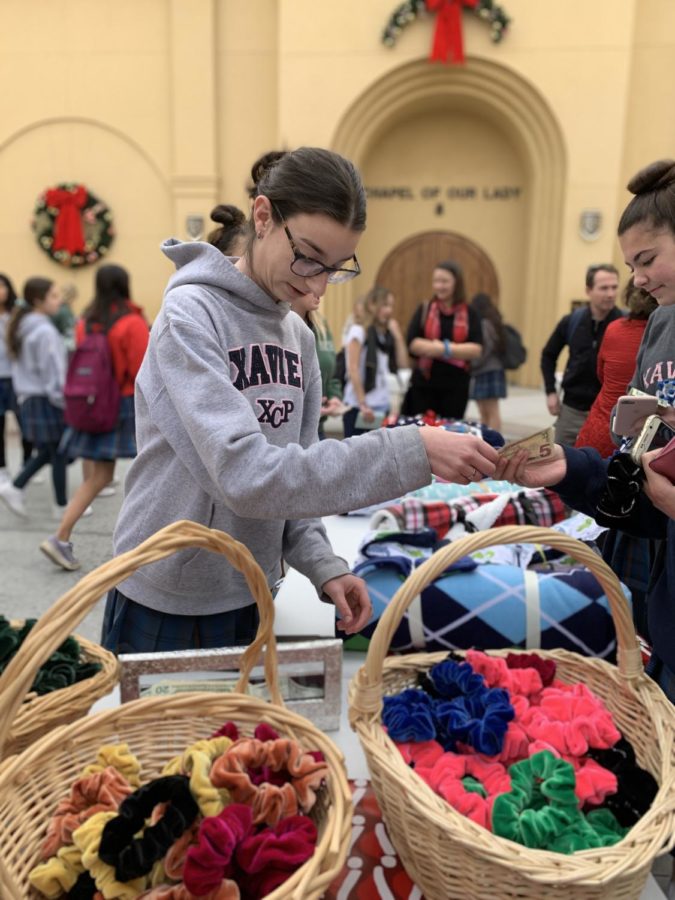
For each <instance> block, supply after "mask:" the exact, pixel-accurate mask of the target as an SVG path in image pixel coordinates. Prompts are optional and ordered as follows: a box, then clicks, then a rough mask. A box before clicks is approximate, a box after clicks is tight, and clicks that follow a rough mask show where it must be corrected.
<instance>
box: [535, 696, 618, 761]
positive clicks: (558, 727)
mask: <svg viewBox="0 0 675 900" xmlns="http://www.w3.org/2000/svg"><path fill="white" fill-rule="evenodd" d="M519 724H520V725H522V727H523V728H524V730H525V732H526V733H527V735H528V737H529V738H530V740H531V741H537V740H541V741H545V742H546V743H547V744H549V745H550V746H551V747H553V748H555V750H556V751H557V755H558V756H563V757H564V756H566V755H569V756H574V757H579V756H583V755H584V754H585V753H587V752H588V749H589V747H593V748H595V749H607V748H609V747H613V746H614V744H616V742H617V741H618V740H620V738H621V733H620V732H619V730H618V729H617V727H616V725H615V724H614V721H613V719H612V714H611V713H610V712H609V710H608V709H607V707H606V706H605V705H604V703H603V702H602V700H600V698H599V697H596V696H595V694H593V693H592V692H591V691H590V690H589V689H588V688H587V687H586V685H585V684H575V685H560V686H558V687H550V688H545V689H544V690H543V691H542V692H541V696H540V702H539V704H538V705H537V706H531V707H530V708H529V709H528V710H527V711H526V712H525V713H524V715H523V716H522V717H521V718H520V719H519Z"/></svg>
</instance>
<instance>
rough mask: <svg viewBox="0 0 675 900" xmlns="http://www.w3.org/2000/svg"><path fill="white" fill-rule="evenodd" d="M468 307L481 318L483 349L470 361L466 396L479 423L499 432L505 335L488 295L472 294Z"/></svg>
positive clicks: (502, 397) (498, 315)
mask: <svg viewBox="0 0 675 900" xmlns="http://www.w3.org/2000/svg"><path fill="white" fill-rule="evenodd" d="M471 309H475V310H476V312H477V313H478V315H479V316H480V318H481V329H482V333H483V351H482V353H481V355H480V356H479V357H478V359H475V360H474V361H473V362H472V363H471V387H470V389H469V397H470V399H471V400H475V402H476V405H477V406H478V411H479V413H480V420H481V422H482V423H483V425H486V426H487V427H488V428H494V429H495V430H496V431H501V430H502V420H501V416H500V414H499V401H500V400H503V399H504V398H505V397H506V373H505V372H504V362H503V360H504V351H505V349H506V334H505V331H504V323H503V321H502V314H501V313H500V312H499V310H498V309H497V307H496V306H495V304H494V303H493V302H492V299H491V298H490V296H489V295H488V294H476V296H475V297H474V298H473V300H472V301H471Z"/></svg>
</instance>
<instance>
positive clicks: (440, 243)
mask: <svg viewBox="0 0 675 900" xmlns="http://www.w3.org/2000/svg"><path fill="white" fill-rule="evenodd" d="M445 259H454V260H455V261H456V262H458V263H459V264H460V265H461V267H462V270H463V272H464V283H465V287H466V295H467V299H471V297H473V295H474V294H477V293H478V292H479V291H484V292H485V293H486V294H489V295H490V296H491V297H493V298H495V299H498V297H499V282H498V279H497V272H496V271H495V267H494V265H493V264H492V260H491V259H490V257H489V256H488V255H487V253H485V252H484V251H483V250H482V249H481V248H480V247H479V246H478V244H475V243H474V242H473V241H471V240H469V239H468V238H466V237H463V236H462V235H461V234H455V233H454V232H452V231H426V232H423V233H422V234H415V235H413V236H412V237H409V238H407V239H406V240H404V241H401V243H400V244H398V245H397V246H396V247H394V249H393V250H392V251H391V252H390V253H389V254H388V255H387V257H386V258H385V259H384V261H383V263H382V265H381V266H380V268H379V270H378V272H377V276H376V278H375V283H376V284H380V285H382V286H383V287H387V288H389V289H390V290H391V291H392V292H393V294H394V296H395V297H396V313H395V315H396V318H397V319H398V321H399V323H400V324H401V326H402V327H403V328H404V329H405V327H406V325H407V323H408V322H409V321H410V319H411V318H412V315H413V313H414V311H415V309H416V307H417V306H418V305H419V304H420V303H421V302H422V301H423V300H427V299H429V295H430V285H431V273H432V271H433V269H434V266H436V265H437V263H439V262H442V261H443V260H445Z"/></svg>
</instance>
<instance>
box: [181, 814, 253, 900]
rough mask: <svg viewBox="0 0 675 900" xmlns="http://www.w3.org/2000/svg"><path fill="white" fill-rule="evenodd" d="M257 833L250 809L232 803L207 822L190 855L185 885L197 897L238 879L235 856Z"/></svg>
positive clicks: (189, 852) (188, 854) (184, 878)
mask: <svg viewBox="0 0 675 900" xmlns="http://www.w3.org/2000/svg"><path fill="white" fill-rule="evenodd" d="M252 831H253V811H252V809H251V807H250V806H245V805H243V804H241V803H232V804H230V806H226V807H225V809H224V810H223V811H222V812H221V813H220V814H219V815H217V816H211V817H210V818H208V819H204V820H203V821H202V823H201V825H200V826H199V834H198V837H197V844H196V846H195V845H193V846H192V847H190V848H189V849H188V851H187V854H186V857H185V865H184V866H183V882H184V884H185V886H186V888H187V889H188V890H189V891H190V892H191V893H193V894H194V895H195V896H197V897H202V896H204V895H205V894H208V893H209V891H213V890H215V889H216V888H217V887H218V886H219V885H220V884H221V883H222V881H223V880H227V879H230V878H232V877H234V875H235V867H234V863H233V858H234V853H235V850H236V848H237V846H238V845H239V844H240V842H241V841H242V840H243V839H244V838H245V837H247V836H248V835H249V834H251V833H252Z"/></svg>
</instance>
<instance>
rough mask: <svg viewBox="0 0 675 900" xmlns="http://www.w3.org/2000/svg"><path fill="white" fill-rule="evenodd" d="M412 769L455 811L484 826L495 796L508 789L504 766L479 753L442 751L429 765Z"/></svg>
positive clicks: (486, 823)
mask: <svg viewBox="0 0 675 900" xmlns="http://www.w3.org/2000/svg"><path fill="white" fill-rule="evenodd" d="M415 772H417V774H418V775H419V776H420V778H422V779H423V781H425V782H426V783H427V784H428V785H429V787H430V788H431V789H432V790H433V791H435V792H436V793H437V794H438V795H439V796H441V797H443V799H444V800H445V801H446V802H447V803H449V804H450V806H452V807H453V808H454V809H456V810H457V812H459V813H461V814H462V815H464V816H466V817H467V818H469V819H471V820H472V821H474V822H476V823H477V824H478V825H482V826H483V828H487V829H489V828H490V811H491V809H492V803H493V802H494V798H495V797H496V796H497V795H498V794H503V793H506V792H508V791H510V790H511V779H510V777H509V774H508V772H507V771H506V769H505V768H504V766H503V765H502V764H501V763H498V762H488V761H487V760H484V759H481V758H480V757H478V756H461V755H457V754H454V753H444V754H443V755H442V756H440V757H439V758H438V759H437V760H436V762H435V763H434V765H433V766H431V767H426V766H424V765H421V764H419V763H418V764H416V765H415Z"/></svg>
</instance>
